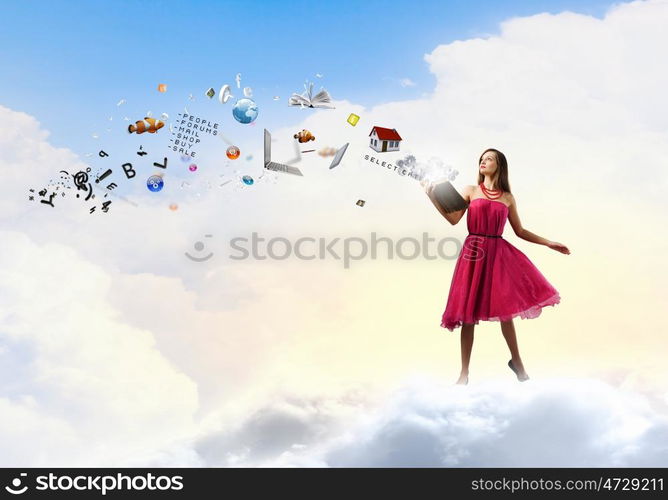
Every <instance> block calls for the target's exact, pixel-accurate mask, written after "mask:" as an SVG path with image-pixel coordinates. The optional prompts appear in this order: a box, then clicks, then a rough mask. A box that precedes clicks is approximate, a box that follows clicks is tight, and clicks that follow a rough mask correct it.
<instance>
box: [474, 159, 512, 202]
mask: <svg viewBox="0 0 668 500" xmlns="http://www.w3.org/2000/svg"><path fill="white" fill-rule="evenodd" d="M488 151H493V152H494V154H495V155H496V173H495V175H496V187H497V188H500V189H501V190H503V191H505V192H506V193H510V182H509V181H508V160H506V155H504V154H503V153H502V152H501V151H499V150H498V149H494V148H488V149H485V150H484V151H483V152H482V154H481V155H480V159H479V160H478V185H480V183H481V182H483V181H484V180H485V176H484V175H483V174H482V173H481V172H480V162H481V161H482V157H483V156H485V153H487V152H488Z"/></svg>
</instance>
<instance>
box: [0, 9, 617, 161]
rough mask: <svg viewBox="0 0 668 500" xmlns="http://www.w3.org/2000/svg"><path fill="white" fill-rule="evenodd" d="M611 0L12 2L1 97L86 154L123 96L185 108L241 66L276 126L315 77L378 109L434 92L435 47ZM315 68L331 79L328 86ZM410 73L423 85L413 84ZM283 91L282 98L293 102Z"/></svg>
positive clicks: (598, 12) (1, 44)
mask: <svg viewBox="0 0 668 500" xmlns="http://www.w3.org/2000/svg"><path fill="white" fill-rule="evenodd" d="M417 5H419V7H415V6H417ZM609 5H610V2H608V1H590V2H581V1H527V0H520V1H507V2H498V1H491V0H483V1H448V2H443V1H424V2H422V1H421V2H419V3H418V2H405V1H382V2H377V1H367V2H336V3H334V2H305V1H297V2H273V1H262V2H247V1H245V2H212V1H208V2H205V1H189V2H175V1H170V2H156V1H147V2H128V1H114V2H111V1H108V2H102V1H98V2H93V1H87V2H85V1H67V2H65V1H49V2H47V1H41V2H35V1H25V2H3V4H2V7H0V12H1V15H0V60H1V61H2V67H3V69H4V71H3V77H2V78H1V79H0V96H2V97H1V101H0V104H2V105H5V106H8V107H10V108H12V109H14V110H18V111H24V112H26V113H28V114H30V115H32V116H35V117H37V119H38V120H39V121H40V122H41V123H42V125H43V127H44V128H46V129H47V130H49V131H50V132H51V137H50V141H51V142H52V143H53V144H54V145H56V146H59V147H69V148H71V149H73V150H74V151H76V152H78V153H83V152H85V151H87V150H90V149H92V146H91V145H90V144H88V143H87V141H89V140H90V136H91V133H93V132H96V131H99V130H101V129H102V128H103V127H104V126H107V125H108V122H106V121H105V120H107V119H108V116H110V115H111V114H113V112H114V111H117V110H116V108H115V105H116V103H117V102H118V100H119V99H121V98H125V99H127V100H128V102H129V103H133V102H134V103H138V102H141V104H140V106H143V107H142V109H143V108H146V109H155V113H157V114H159V113H160V112H161V111H167V110H172V111H173V110H180V109H181V107H182V106H183V105H185V104H187V96H188V94H190V93H192V94H194V95H196V96H197V99H199V100H200V101H201V100H203V97H201V96H202V94H203V92H204V91H205V90H206V88H208V87H209V86H212V87H214V88H216V89H218V88H219V87H220V85H222V84H223V83H230V84H233V83H234V81H233V79H234V76H235V75H236V73H241V74H242V86H245V85H248V86H251V87H252V88H253V89H254V95H255V97H256V100H257V102H258V105H259V106H260V113H261V118H262V119H263V121H262V122H260V121H258V123H262V125H263V126H269V127H271V126H273V125H275V124H276V123H278V122H281V121H285V120H286V119H290V115H289V114H287V113H289V112H292V111H295V110H292V109H291V110H287V109H286V104H285V100H286V99H287V97H288V96H289V95H290V93H292V92H295V91H301V90H302V85H303V83H304V81H305V80H306V79H311V80H316V85H324V86H325V87H326V88H327V89H328V90H329V91H330V93H331V94H332V97H333V98H334V99H347V100H349V101H351V102H354V103H359V104H363V105H364V106H367V107H368V106H372V105H375V104H377V103H381V102H386V101H389V100H393V99H407V98H415V97H419V96H420V95H421V94H422V93H423V92H429V91H431V88H432V85H433V83H434V81H433V78H432V77H431V75H430V74H429V72H428V69H427V66H426V64H425V62H424V60H423V55H424V54H425V53H428V52H430V51H432V50H433V49H434V47H435V46H437V45H438V44H443V43H448V42H451V41H453V40H456V39H465V38H470V37H475V36H487V34H489V33H496V32H497V30H498V24H499V22H500V21H502V20H504V19H507V18H509V17H513V16H520V15H522V16H524V15H531V14H533V13H539V12H553V13H556V12H560V11H563V10H574V11H576V12H580V13H585V14H590V15H594V16H597V17H601V16H602V15H603V14H604V13H605V10H606V9H607V7H608V6H609ZM316 73H320V74H323V75H324V77H323V78H322V79H321V80H317V79H315V78H314V75H315V74H316ZM401 78H410V79H411V80H412V81H414V82H415V83H416V85H415V86H411V87H402V86H401V85H400V84H399V80H400V79H401ZM161 82H162V83H167V84H168V93H167V94H165V95H159V94H158V93H157V91H156V86H157V84H158V83H161ZM273 95H280V96H281V99H282V101H281V104H280V105H279V104H278V103H276V102H273V101H272V96H273ZM138 109H139V108H137V110H136V111H135V113H136V114H143V111H141V112H140V111H138ZM218 111H219V109H218V108H216V113H217V112H218ZM126 113H127V111H126ZM209 113H212V112H209ZM139 118H141V116H134V115H133V116H132V117H131V119H132V120H133V121H134V120H136V119H139ZM211 119H220V117H218V116H211ZM116 123H118V122H116ZM119 128H120V127H119Z"/></svg>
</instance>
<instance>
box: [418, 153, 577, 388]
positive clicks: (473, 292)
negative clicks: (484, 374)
mask: <svg viewBox="0 0 668 500" xmlns="http://www.w3.org/2000/svg"><path fill="white" fill-rule="evenodd" d="M478 169H479V170H478V185H477V186H466V188H465V189H464V192H463V193H462V197H463V198H464V199H465V200H466V201H467V202H468V205H467V208H468V209H469V211H468V215H467V217H466V222H467V226H468V230H469V234H468V236H467V237H466V240H465V241H464V247H463V249H462V252H461V253H460V254H459V257H458V259H457V264H456V265H455V270H454V273H453V277H452V283H451V285H450V293H449V296H448V302H447V305H446V307H445V312H444V313H443V316H442V319H441V326H442V327H444V328H447V329H448V330H450V331H453V330H454V329H455V328H457V327H458V326H461V327H462V332H461V351H462V370H461V373H460V376H459V379H458V380H457V384H468V379H469V377H468V376H469V361H470V359H471V350H472V349H473V330H474V327H475V325H477V324H478V322H479V321H480V320H482V321H499V322H500V323H501V332H502V333H503V336H504V338H505V339H506V343H507V344H508V348H509V349H510V354H511V356H512V357H511V359H510V361H508V366H509V367H510V369H511V370H513V372H515V374H516V375H517V379H518V380H519V381H521V382H524V381H525V380H528V379H529V375H527V372H526V370H525V369H524V364H523V363H522V358H521V357H520V353H519V349H518V347H517V338H516V335H515V326H514V325H513V318H514V317H517V316H520V317H521V318H522V319H525V318H537V317H538V316H540V313H541V310H542V308H543V307H545V306H548V305H549V306H554V305H556V304H558V303H559V302H560V300H561V299H560V297H559V292H557V290H556V289H555V288H554V287H553V286H552V285H550V283H549V282H548V281H547V280H546V279H545V277H544V276H543V275H542V274H541V273H540V271H539V270H538V269H537V268H536V267H535V266H534V265H533V263H532V262H531V261H530V260H529V259H528V258H527V256H526V255H524V254H523V253H522V252H520V251H519V250H518V249H517V248H515V247H514V246H513V245H511V244H510V243H508V242H507V241H506V240H504V239H503V237H502V236H501V234H502V233H503V228H504V225H505V223H506V219H507V220H509V221H510V225H511V226H512V228H513V231H514V232H515V234H516V235H517V236H518V237H519V238H522V239H523V240H526V241H530V242H531V243H537V244H539V245H545V246H547V247H549V248H551V249H553V250H556V251H558V252H561V253H564V254H567V255H568V254H570V253H571V252H570V250H569V249H568V248H567V247H566V245H562V244H561V243H557V242H555V241H550V240H547V239H545V238H542V237H540V236H538V235H536V234H534V233H532V232H531V231H529V230H527V229H525V228H523V227H522V223H521V222H520V218H519V215H518V214H517V204H516V203H515V197H514V196H513V195H512V194H511V192H510V184H509V183H508V162H507V161H506V157H505V155H504V154H503V153H501V152H500V151H498V150H496V149H492V148H490V149H486V150H485V151H484V152H483V154H482V155H481V156H480V160H479V162H478ZM423 186H426V187H425V190H426V192H427V195H428V196H429V199H430V200H431V201H432V203H433V204H434V206H435V207H436V208H437V209H438V211H439V212H440V213H441V214H442V215H443V217H445V218H446V219H447V220H448V222H450V224H452V225H454V224H457V222H459V220H460V219H461V218H462V217H463V215H464V212H466V210H467V208H464V209H463V210H459V211H457V212H451V213H446V211H445V210H444V209H443V207H442V206H441V205H440V204H439V203H438V201H437V200H436V198H435V197H434V193H433V185H431V184H427V183H425V182H423Z"/></svg>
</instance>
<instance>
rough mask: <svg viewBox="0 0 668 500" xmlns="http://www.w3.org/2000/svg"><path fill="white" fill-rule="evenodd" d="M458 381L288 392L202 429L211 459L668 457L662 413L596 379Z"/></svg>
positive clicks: (409, 463)
mask: <svg viewBox="0 0 668 500" xmlns="http://www.w3.org/2000/svg"><path fill="white" fill-rule="evenodd" d="M519 384H520V383H519V382H516V381H513V382H495V383H485V384H482V385H478V386H467V387H455V386H448V387H446V386H444V385H443V384H442V383H439V382H436V381H434V380H430V379H428V378H424V377H417V378H415V379H414V380H411V381H409V382H408V383H406V384H404V385H403V386H402V387H400V388H398V389H397V390H396V391H394V392H392V393H391V394H390V395H389V397H388V398H387V400H385V401H384V402H383V404H382V405H381V406H372V405H369V404H368V403H366V402H364V400H363V399H361V400H360V399H358V398H357V397H353V398H349V400H347V401H346V400H343V398H341V399H337V398H332V399H323V398H296V397H292V398H291V399H285V400H282V401H276V402H274V403H270V404H268V405H266V406H265V407H263V408H259V409H257V410H256V411H255V412H253V413H252V414H250V415H249V416H248V417H247V419H246V420H245V421H243V422H240V423H239V424H238V425H237V426H235V427H234V428H230V427H229V426H226V427H227V430H225V431H223V432H219V433H211V434H209V435H206V436H203V437H202V438H201V439H200V440H199V442H198V443H197V444H196V446H195V448H196V450H197V452H198V453H199V455H200V457H201V459H202V461H203V462H204V463H206V464H207V466H211V467H217V466H261V467H274V466H276V467H326V466H331V467H415V466H424V467H442V466H444V467H665V466H666V464H668V445H666V442H667V441H666V436H667V435H668V418H666V417H667V415H666V414H665V413H663V414H662V413H659V412H657V411H656V409H654V408H652V407H651V405H650V404H649V402H648V401H647V400H646V399H644V398H643V397H641V396H638V395H636V394H633V393H629V392H626V391H623V390H620V389H617V388H614V387H612V386H610V385H607V384H605V383H602V382H600V381H596V380H592V379H547V380H542V381H529V382H525V383H522V385H519Z"/></svg>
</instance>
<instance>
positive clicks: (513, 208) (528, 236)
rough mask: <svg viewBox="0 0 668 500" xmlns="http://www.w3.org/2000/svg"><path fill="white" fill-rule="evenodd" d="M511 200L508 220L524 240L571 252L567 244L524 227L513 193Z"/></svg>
mask: <svg viewBox="0 0 668 500" xmlns="http://www.w3.org/2000/svg"><path fill="white" fill-rule="evenodd" d="M510 200H511V202H510V206H509V207H508V222H510V225H511V226H512V228H513V231H515V234H516V235H517V237H518V238H522V239H523V240H526V241H530V242H531V243H536V244H538V245H545V246H547V247H549V248H551V249H553V250H556V251H557V252H561V253H565V254H567V255H568V254H570V253H571V251H570V250H569V249H568V247H566V245H563V244H561V243H558V242H556V241H551V240H548V239H546V238H543V237H542V236H538V235H537V234H535V233H532V232H531V231H529V230H528V229H525V228H523V227H522V222H521V221H520V216H519V215H518V213H517V203H516V202H515V197H514V196H513V195H512V194H511V195H510Z"/></svg>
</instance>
